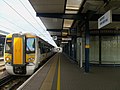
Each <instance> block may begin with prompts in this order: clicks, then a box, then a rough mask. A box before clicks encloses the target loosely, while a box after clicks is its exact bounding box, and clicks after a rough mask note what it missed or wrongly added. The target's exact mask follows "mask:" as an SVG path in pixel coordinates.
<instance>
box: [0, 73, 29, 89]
mask: <svg viewBox="0 0 120 90" xmlns="http://www.w3.org/2000/svg"><path fill="white" fill-rule="evenodd" d="M27 79H28V76H24V77H23V76H13V75H8V76H6V77H4V78H2V79H0V90H16V89H17V88H18V87H19V86H20V85H21V84H22V83H24V81H25V80H27Z"/></svg>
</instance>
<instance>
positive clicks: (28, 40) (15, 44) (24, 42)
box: [4, 33, 54, 75]
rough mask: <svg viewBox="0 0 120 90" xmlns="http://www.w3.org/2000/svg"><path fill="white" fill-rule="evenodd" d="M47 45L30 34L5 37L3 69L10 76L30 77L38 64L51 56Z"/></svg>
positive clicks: (49, 47)
mask: <svg viewBox="0 0 120 90" xmlns="http://www.w3.org/2000/svg"><path fill="white" fill-rule="evenodd" d="M52 48H54V47H53V46H52V45H50V44H49V43H47V42H45V41H44V40H42V39H41V38H39V37H38V36H36V35H33V34H30V33H14V34H9V35H7V36H6V40H5V49H4V61H5V68H6V70H7V71H8V73H10V74H12V75H31V74H33V72H34V71H35V69H36V68H37V67H38V66H39V64H40V63H41V62H42V61H43V60H45V59H46V58H47V57H49V56H51V55H52V54H53V52H52Z"/></svg>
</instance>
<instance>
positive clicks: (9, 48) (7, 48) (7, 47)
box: [5, 38, 12, 53]
mask: <svg viewBox="0 0 120 90" xmlns="http://www.w3.org/2000/svg"><path fill="white" fill-rule="evenodd" d="M11 52H12V38H7V39H6V45H5V53H11Z"/></svg>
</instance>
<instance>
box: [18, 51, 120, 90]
mask: <svg viewBox="0 0 120 90" xmlns="http://www.w3.org/2000/svg"><path fill="white" fill-rule="evenodd" d="M17 90H120V67H99V66H98V67H96V66H95V67H90V72H89V73H85V72H84V68H79V67H78V65H77V64H76V63H75V62H73V61H72V60H70V59H69V57H67V56H66V55H65V54H63V53H57V54H56V55H54V56H53V57H52V58H51V59H50V60H49V61H48V62H47V64H45V65H44V66H43V67H41V68H40V69H39V70H38V71H37V72H36V73H35V74H33V75H32V76H31V77H30V78H29V79H28V80H27V81H26V82H25V83H24V84H23V85H21V86H20V87H19V88H18V89H17Z"/></svg>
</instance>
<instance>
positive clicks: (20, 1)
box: [19, 0, 50, 39]
mask: <svg viewBox="0 0 120 90" xmlns="http://www.w3.org/2000/svg"><path fill="white" fill-rule="evenodd" d="M19 2H20V3H21V4H22V5H23V7H24V8H25V9H26V10H27V11H28V13H29V14H30V15H31V16H32V18H33V19H34V20H35V21H36V22H37V24H38V25H39V26H40V27H41V28H43V27H42V26H41V25H40V23H39V22H38V21H37V20H36V19H35V17H34V16H33V15H32V14H31V12H30V11H29V10H28V9H27V7H26V6H25V5H24V4H23V2H22V1H21V0H19ZM43 30H44V28H43ZM44 31H45V30H44ZM45 32H46V31H45ZM43 35H44V34H43ZM44 36H45V35H44ZM45 37H46V36H45ZM48 39H50V38H48Z"/></svg>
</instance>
